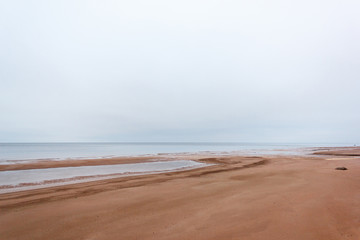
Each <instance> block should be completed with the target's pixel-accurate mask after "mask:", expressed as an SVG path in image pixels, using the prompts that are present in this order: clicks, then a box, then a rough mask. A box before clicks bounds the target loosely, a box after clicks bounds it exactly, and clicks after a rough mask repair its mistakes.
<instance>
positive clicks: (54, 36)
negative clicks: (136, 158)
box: [0, 0, 360, 144]
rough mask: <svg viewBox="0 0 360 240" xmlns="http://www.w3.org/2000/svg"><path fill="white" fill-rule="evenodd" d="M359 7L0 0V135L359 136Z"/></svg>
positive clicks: (212, 0) (264, 0) (352, 1)
mask: <svg viewBox="0 0 360 240" xmlns="http://www.w3.org/2000/svg"><path fill="white" fill-rule="evenodd" d="M359 9H360V1H357V0H311V1H310V0H304V1H288V0H272V1H269V0H261V1H260V0H251V1H242V0H240V1H239V0H236V1H235V0H206V1H205V0H182V1H169V0H151V1H149V0H131V1H130V0H128V1H125V0H117V1H111V0H101V1H100V0H99V1H90V0H62V1H55V0H52V1H49V0H44V1H39V0H33V1H27V0H24V1H20V0H1V1H0V142H64V141H65V142H66V141H71V142H74V141H85V142H91V141H94V142H102V141H105V142H111V141H117V142H132V141H134V142H137V141H141V142H145V141H150V142H152V141H154V142H164V141H171V142H178V141H181V142H184V141H190V142H194V141H198V142H281V143H284V142H285V143H286V142H289V143H291V142H292V143H294V142H299V143H300V142H301V143H302V142H304V143H312V142H314V143H315V142H316V143H349V144H360V124H359V123H360V110H359V109H360V108H359V102H360V94H359V92H360V91H359V90H360V44H359V43H360V24H359V22H360V15H359V14H358V10H359Z"/></svg>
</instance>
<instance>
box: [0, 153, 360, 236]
mask: <svg viewBox="0 0 360 240" xmlns="http://www.w3.org/2000/svg"><path fill="white" fill-rule="evenodd" d="M188 158H189V159H191V160H196V161H200V162H204V163H211V164H214V165H211V166H208V167H204V168H198V169H192V170H187V171H179V172H167V173H161V174H152V175H139V176H128V177H121V178H113V179H106V180H101V181H93V182H85V183H79V184H69V185H63V186H57V187H51V188H43V189H35V190H29V191H20V192H13V193H6V194H0V213H1V214H0V236H1V239H7V240H11V239H94V240H95V239H249V240H255V239H256V240H260V239H266V240H279V239H284V240H285V239H286V240H288V239H292V240H297V239H299V240H304V239H306V240H311V239H314V240H315V239H316V240H322V239H324V240H325V239H326V240H331V239H334V240H335V239H354V240H355V239H360V192H359V189H360V148H358V147H352V148H322V149H318V151H315V154H314V155H307V156H300V155H299V156H195V155H189V156H188ZM120 160H121V159H117V160H116V159H115V160H111V162H109V164H115V163H119V162H121V161H120ZM132 161H133V162H142V161H151V159H150V158H144V159H142V158H133V159H132V158H127V160H126V163H131V162H132ZM36 164H37V165H36ZM36 164H35V165H34V164H33V165H26V164H25V165H14V166H12V167H11V166H7V167H2V168H1V169H0V170H1V171H4V170H20V169H37V168H48V167H63V166H68V167H69V166H79V165H87V166H92V165H98V164H101V161H100V160H83V161H82V162H79V161H78V162H75V161H74V162H71V161H67V162H61V163H60V162H58V163H51V162H43V163H36ZM336 167H346V168H347V169H348V170H346V171H340V170H335V168H336ZM11 168H13V169H11Z"/></svg>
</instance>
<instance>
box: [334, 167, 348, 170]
mask: <svg viewBox="0 0 360 240" xmlns="http://www.w3.org/2000/svg"><path fill="white" fill-rule="evenodd" d="M335 170H348V169H347V168H346V167H337V168H335Z"/></svg>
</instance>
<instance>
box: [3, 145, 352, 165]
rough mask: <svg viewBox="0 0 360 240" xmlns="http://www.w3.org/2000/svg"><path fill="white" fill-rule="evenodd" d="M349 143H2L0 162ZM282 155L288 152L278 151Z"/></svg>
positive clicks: (256, 150)
mask: <svg viewBox="0 0 360 240" xmlns="http://www.w3.org/2000/svg"><path fill="white" fill-rule="evenodd" d="M345 145H346V144H270V143H211V142H208V143H190V142H188V143H0V164H11V163H16V161H17V160H20V161H23V160H26V161H32V160H38V159H50V160H62V159H68V158H71V159H82V158H110V157H115V156H134V155H145V154H151V155H156V154H160V153H184V152H186V153H196V152H204V151H206V152H208V151H210V152H214V153H229V152H233V151H235V152H237V151H239V152H241V153H243V154H247V153H258V154H259V153H261V152H263V153H272V151H273V150H275V149H289V150H290V149H293V148H303V147H327V146H345ZM278 153H279V154H281V153H284V152H278Z"/></svg>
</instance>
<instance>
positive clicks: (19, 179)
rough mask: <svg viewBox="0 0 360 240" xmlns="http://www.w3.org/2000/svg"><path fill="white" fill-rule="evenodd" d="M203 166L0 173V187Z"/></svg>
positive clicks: (182, 163) (125, 166)
mask: <svg viewBox="0 0 360 240" xmlns="http://www.w3.org/2000/svg"><path fill="white" fill-rule="evenodd" d="M205 165H206V164H204V163H199V162H195V161H190V160H176V161H160V162H147V163H133V164H116V165H101V166H83V167H63V168H45V169H32V170H16V171H0V186H1V185H3V186H4V185H18V184H22V183H41V182H43V181H51V180H58V179H69V178H75V177H88V176H99V175H109V174H125V173H149V172H159V171H161V172H163V171H174V170H180V169H184V168H193V167H202V166H205Z"/></svg>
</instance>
